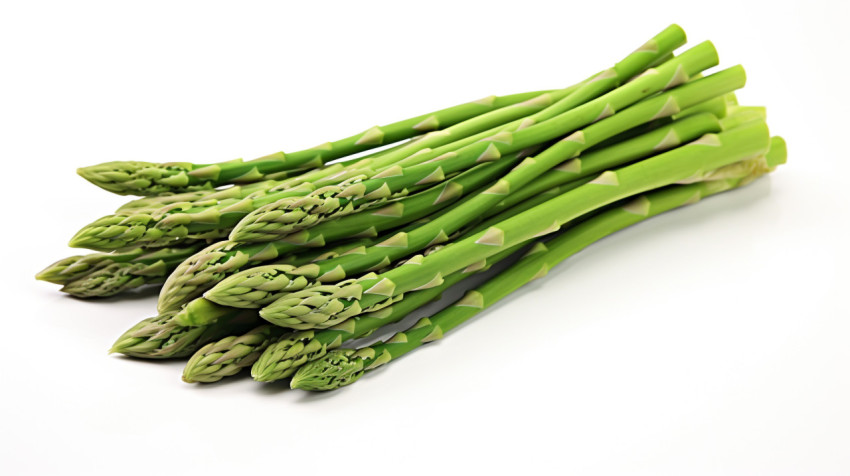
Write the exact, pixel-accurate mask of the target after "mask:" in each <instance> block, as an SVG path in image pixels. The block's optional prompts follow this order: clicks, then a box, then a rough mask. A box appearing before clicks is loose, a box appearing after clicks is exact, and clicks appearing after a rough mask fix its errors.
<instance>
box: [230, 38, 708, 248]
mask: <svg viewBox="0 0 850 476" xmlns="http://www.w3.org/2000/svg"><path fill="white" fill-rule="evenodd" d="M684 39H685V35H684V32H683V31H682V30H681V28H679V27H678V26H676V25H673V26H671V27H668V28H667V29H665V30H664V31H662V32H661V33H660V34H659V35H657V36H656V37H654V38H653V39H652V40H650V41H649V42H648V43H647V44H645V45H644V46H643V47H641V48H639V49H638V50H636V51H635V52H633V53H632V54H630V55H629V56H628V57H626V58H625V59H623V60H622V61H620V62H619V63H617V64H616V65H615V66H614V67H612V68H610V69H608V70H605V71H603V72H602V73H599V74H597V75H595V76H593V77H591V78H589V79H588V80H586V81H585V82H584V83H582V85H581V86H580V87H579V88H578V89H576V90H575V91H574V92H572V93H571V94H569V95H567V96H565V97H563V98H562V99H560V100H559V101H558V102H557V103H556V104H555V105H553V106H552V107H549V108H546V109H544V110H542V111H539V112H538V113H537V114H535V115H531V116H528V117H526V118H525V119H523V120H521V121H519V120H518V121H517V122H516V123H512V124H508V125H506V126H503V127H501V128H497V129H495V130H493V131H491V132H493V135H491V136H486V137H482V138H481V139H480V140H478V141H476V142H472V143H468V144H466V145H464V146H463V147H460V148H458V145H459V143H458V142H455V143H452V144H449V145H448V146H447V148H439V149H437V150H434V151H431V152H429V153H425V154H417V163H415V164H413V165H410V166H408V167H403V166H402V165H396V166H394V167H390V168H388V169H386V170H384V171H383V172H381V173H380V174H377V175H375V176H373V177H372V178H371V179H368V180H362V181H360V180H355V181H352V182H348V183H342V184H340V185H338V186H328V187H323V188H321V189H319V190H316V191H314V192H312V193H310V194H309V195H307V196H305V197H299V198H295V197H289V198H284V199H281V200H278V201H276V202H274V203H270V204H267V205H265V206H262V207H260V208H258V209H256V210H254V211H253V212H251V213H249V214H248V215H247V216H246V217H245V218H244V219H243V220H242V221H241V222H240V223H239V224H237V225H236V227H235V228H234V230H233V232H232V233H231V235H230V239H231V240H233V241H252V237H254V236H255V235H254V233H253V232H254V230H257V229H262V230H264V231H265V232H266V233H270V232H272V231H273V232H274V233H276V235H277V236H283V235H286V234H288V233H291V232H293V231H297V230H301V229H305V228H309V227H311V226H315V225H316V224H317V223H320V222H321V221H323V220H327V219H330V218H333V217H339V216H343V215H346V214H349V213H353V212H354V211H356V210H359V209H363V208H365V207H370V206H376V205H378V204H380V203H382V202H383V201H384V200H387V199H388V198H390V197H392V196H394V194H398V193H405V192H406V191H407V190H408V189H410V188H411V187H414V186H416V185H419V184H430V183H434V182H439V181H442V180H443V179H444V177H445V176H446V175H447V174H450V173H452V172H456V171H458V170H463V169H464V168H467V167H469V166H471V165H472V164H475V163H478V162H483V161H492V160H498V159H499V158H500V157H502V155H504V154H509V153H514V152H518V151H520V150H522V149H523V148H526V147H529V146H532V145H535V144H539V143H542V142H545V141H548V140H552V139H555V138H557V137H558V136H560V135H562V134H563V133H566V132H569V130H568V127H569V126H570V125H571V124H572V123H571V122H569V120H567V121H564V120H563V117H562V116H563V115H564V114H566V113H567V112H568V111H570V110H571V109H573V108H575V107H578V106H580V105H582V104H584V103H586V102H587V101H589V100H591V99H594V98H597V97H598V96H599V95H600V94H603V93H606V92H608V91H610V90H611V89H613V88H615V87H617V86H619V85H620V83H621V82H623V81H625V80H626V79H629V78H631V77H632V76H634V75H636V74H638V73H640V72H641V71H644V70H645V69H646V68H647V67H648V66H650V65H651V64H653V63H655V62H657V61H658V60H659V59H660V58H661V57H664V56H666V55H667V54H669V53H670V52H671V51H672V50H673V49H674V48H676V47H677V46H679V45H681V44H682V43H684ZM696 50H697V51H702V52H703V53H704V52H705V51H704V50H708V48H703V49H702V50H701V49H700V48H699V47H698V48H696ZM711 50H713V48H711ZM684 56H685V57H686V58H687V59H690V58H691V56H695V57H698V55H688V54H687V53H686V54H685V55H684ZM707 56H708V57H709V58H710V57H711V56H713V52H712V53H710V54H708V55H707ZM702 59H705V58H702ZM709 61H710V60H709ZM669 63H673V64H682V65H683V66H684V70H687V71H688V73H690V74H693V73H694V72H695V71H692V70H691V68H690V65H689V64H688V62H687V61H686V60H683V59H681V58H678V59H674V60H670V61H669ZM696 64H698V62H696ZM668 68H670V66H668ZM703 69H704V68H703ZM697 71H699V70H697ZM549 96H551V93H550V94H549ZM606 114H609V112H608V110H605V109H603V110H602V111H601V112H600V113H599V116H597V117H596V119H599V118H600V117H605V115H606ZM557 118H562V120H561V121H560V122H558V121H557ZM593 119H594V118H589V119H588V121H590V120H593ZM547 120H548V121H551V122H553V123H556V125H553V124H551V123H549V122H548V121H547ZM544 124H545V125H544ZM565 126H566V127H567V128H565ZM558 127H560V129H559V128H558ZM526 129H527V130H526ZM542 134H548V136H547V135H542ZM420 152H423V151H422V150H420Z"/></svg>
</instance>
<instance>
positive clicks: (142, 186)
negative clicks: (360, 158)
mask: <svg viewBox="0 0 850 476" xmlns="http://www.w3.org/2000/svg"><path fill="white" fill-rule="evenodd" d="M541 93H543V91H536V92H530V93H520V94H512V95H509V96H501V97H497V96H489V97H486V98H484V99H481V100H478V101H472V102H469V103H466V104H461V105H458V106H453V107H450V108H446V109H442V110H439V111H434V112H431V113H427V114H423V115H420V116H416V117H413V118H410V119H406V120H403V121H399V122H395V123H392V124H388V125H385V126H375V127H372V128H370V129H368V130H367V131H365V132H362V133H359V134H355V135H353V136H351V137H347V138H345V139H340V140H337V141H334V142H326V143H324V144H320V145H318V146H316V147H311V148H309V149H305V150H301V151H298V152H293V153H289V154H285V153H283V152H277V153H274V154H270V155H267V156H265V157H260V158H259V159H255V160H250V161H242V160H234V161H229V162H219V163H215V164H192V163H189V162H169V163H162V164H157V163H151V162H138V161H128V162H107V163H104V164H100V165H94V166H90V167H83V168H80V169H79V170H78V171H77V173H79V174H80V175H81V176H82V177H83V178H85V179H86V180H88V181H89V182H91V183H93V184H95V185H97V186H98V187H101V188H103V189H105V190H108V191H110V192H113V193H117V194H120V195H159V194H161V193H167V192H186V191H194V190H205V189H212V188H215V187H218V186H221V185H225V184H229V183H243V182H256V181H259V180H262V179H263V178H264V177H265V176H266V175H268V174H272V173H278V172H283V171H296V170H300V169H304V168H306V167H317V166H320V165H322V164H324V163H325V162H328V161H330V160H334V159H338V158H341V157H345V156H348V155H351V154H356V153H358V152H361V151H364V150H368V149H372V148H375V147H378V146H381V145H384V144H392V143H395V142H398V141H401V140H404V139H408V138H411V137H413V136H416V135H419V134H422V133H424V132H428V131H431V130H437V129H439V128H443V127H447V126H450V125H452V124H456V123H458V122H461V121H464V120H467V119H469V118H472V117H475V116H478V115H481V114H483V113H485V112H488V111H493V110H496V109H500V108H502V107H505V106H509V105H512V104H516V103H520V102H523V101H527V100H528V99H531V98H533V97H536V96H539V95H540V94H541Z"/></svg>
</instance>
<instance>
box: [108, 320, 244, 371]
mask: <svg viewBox="0 0 850 476" xmlns="http://www.w3.org/2000/svg"><path fill="white" fill-rule="evenodd" d="M174 315H175V313H174V312H167V313H163V314H160V315H158V316H155V317H149V318H147V319H143V320H142V321H141V322H139V323H138V324H136V325H134V326H133V327H131V328H130V329H129V330H127V331H126V332H125V333H124V334H122V335H121V337H119V338H118V340H116V341H115V344H113V345H112V348H111V349H110V351H109V353H120V354H124V355H128V356H131V357H139V358H145V359H169V358H176V357H187V356H189V355H192V354H193V353H194V352H195V351H196V350H197V349H198V348H199V347H201V346H202V345H204V344H206V343H207V342H210V341H213V340H216V339H220V338H222V337H224V336H226V335H230V334H232V333H234V332H244V331H246V330H248V329H250V328H252V327H254V326H256V325H257V323H258V322H257V321H258V319H257V313H256V312H251V311H244V310H237V309H233V310H231V312H230V313H229V314H228V316H226V317H223V318H221V319H219V320H218V321H216V323H215V325H209V326H198V327H188V326H181V325H179V324H177V323H176V322H174V319H173V318H174Z"/></svg>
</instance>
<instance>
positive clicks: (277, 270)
mask: <svg viewBox="0 0 850 476" xmlns="http://www.w3.org/2000/svg"><path fill="white" fill-rule="evenodd" d="M719 130H720V127H719V123H718V121H717V119H715V118H714V116H712V115H710V114H698V115H695V116H691V117H688V118H685V119H682V120H679V121H676V122H674V123H671V124H669V125H667V126H665V127H661V128H659V129H657V130H653V131H650V132H647V133H645V134H644V135H642V136H639V137H636V138H633V139H631V140H628V141H625V142H622V143H620V144H617V145H615V146H612V147H610V148H608V149H603V150H597V151H595V152H591V153H588V154H587V155H585V156H583V157H582V159H581V165H580V166H577V165H578V161H579V159H573V161H572V162H568V163H567V164H565V165H564V166H562V167H560V168H559V169H555V170H552V171H549V172H547V173H546V174H544V175H542V176H541V177H540V178H539V179H538V180H536V181H535V182H533V183H531V184H529V186H527V187H524V188H522V189H520V190H518V191H517V192H515V193H512V194H510V195H508V196H507V197H506V198H504V199H503V200H502V201H501V202H499V203H498V204H497V205H495V206H493V207H491V208H490V209H489V210H486V211H484V212H483V214H482V217H484V218H488V217H490V216H492V215H494V214H495V213H497V212H502V211H504V210H506V209H508V208H511V207H513V206H514V205H516V204H518V203H524V204H525V206H527V207H528V206H531V205H533V204H537V203H538V202H539V200H541V199H545V198H549V197H547V196H545V195H542V194H543V192H546V191H547V190H549V189H552V188H553V187H558V186H561V185H563V184H564V183H565V182H566V181H568V180H571V181H572V182H571V183H573V184H574V185H573V186H578V185H580V184H581V183H582V181H581V180H577V179H582V178H585V177H591V176H593V175H594V174H596V173H599V172H601V171H603V170H605V169H606V168H609V167H611V166H614V165H618V164H622V163H628V162H631V161H633V160H635V159H637V158H641V157H645V156H646V155H649V154H651V153H653V152H657V151H659V150H663V149H665V148H668V147H673V146H675V145H678V143H679V142H680V141H690V140H693V139H696V138H697V137H699V136H701V135H702V134H704V133H708V132H717V131H719ZM560 191H561V192H563V191H566V189H562V190H560ZM532 197H537V198H532ZM452 211H453V209H450V211H448V212H446V214H450V213H452ZM437 219H442V216H441V217H440V218H434V219H432V220H431V221H430V222H429V223H426V224H424V225H422V226H423V227H428V226H431V225H432V224H433V223H434V221H435V220H437ZM461 223H462V221H458V223H457V224H455V225H451V224H449V226H440V228H439V229H441V230H442V231H443V233H445V234H447V235H448V234H451V233H454V232H455V230H456V228H457V226H458V225H460V224H461ZM400 233H402V234H403V235H401V236H408V237H409V236H410V234H411V233H416V229H407V230H403V231H401V232H400ZM432 235H433V232H428V231H426V232H424V236H425V237H430V236H432ZM393 236H399V235H393ZM396 239H398V238H396ZM383 241H391V238H390V237H386V238H385V240H383ZM408 242H410V240H409V239H408ZM421 243H426V242H425V241H424V240H422V241H421ZM426 244H427V243H426ZM417 249H418V248H413V247H410V246H409V247H408V248H389V247H382V246H372V247H368V248H365V247H364V248H363V249H360V250H358V251H357V253H352V254H346V255H342V256H339V257H337V258H335V259H328V260H324V261H323V262H321V263H318V264H316V263H310V264H307V265H304V266H300V267H296V266H293V265H291V264H285V265H266V266H259V267H256V268H251V269H248V270H245V271H242V272H240V273H236V274H234V275H231V276H229V277H228V278H226V279H224V280H223V281H222V282H220V283H218V284H217V285H216V286H215V287H213V288H212V289H210V290H209V291H207V292H206V293H205V296H206V297H207V299H210V300H212V301H214V302H217V303H219V304H223V305H226V306H233V307H243V308H255V307H262V306H263V305H266V304H269V303H271V302H272V301H274V300H275V299H277V298H279V297H281V295H282V294H284V293H287V292H291V291H295V290H298V289H302V288H304V287H306V286H308V285H318V284H319V282H325V281H330V280H333V279H341V278H344V277H346V276H353V275H356V274H357V273H360V272H363V271H375V270H376V267H383V266H385V265H386V264H388V263H390V262H393V261H395V260H397V259H399V258H401V257H402V256H404V255H405V254H409V253H412V252H414V251H416V250H417ZM306 277H310V278H311V279H310V280H307V279H305V278H306ZM317 281H318V282H317Z"/></svg>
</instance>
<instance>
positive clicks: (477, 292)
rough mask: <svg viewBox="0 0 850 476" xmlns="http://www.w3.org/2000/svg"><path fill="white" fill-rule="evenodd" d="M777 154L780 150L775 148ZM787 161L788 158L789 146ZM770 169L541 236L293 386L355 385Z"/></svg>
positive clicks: (664, 193)
mask: <svg viewBox="0 0 850 476" xmlns="http://www.w3.org/2000/svg"><path fill="white" fill-rule="evenodd" d="M778 142H781V139H780V138H774V141H773V142H772V147H771V150H777V149H776V148H774V147H773V144H774V143H778ZM776 155H779V154H774V156H776ZM776 159H778V157H774V160H776ZM751 162H753V161H751ZM781 162H784V147H783V153H782V154H781ZM774 165H778V164H774ZM764 172H765V170H763V169H760V170H757V171H754V172H753V173H752V174H749V175H747V176H744V177H745V178H742V177H740V176H739V177H738V178H728V179H724V180H718V181H710V182H700V183H695V184H690V185H674V186H670V187H666V188H663V189H660V190H656V191H653V192H650V193H647V194H644V195H641V196H639V197H637V198H635V199H633V200H630V201H628V202H627V203H626V204H625V205H624V206H621V207H617V208H614V209H611V210H609V211H607V212H604V213H601V214H599V215H597V216H595V217H592V218H590V219H588V220H586V221H583V222H581V223H579V224H577V225H575V226H573V227H571V228H570V229H568V230H567V231H566V232H564V233H562V234H561V235H560V236H557V237H555V238H553V239H551V240H549V241H548V242H546V243H543V242H542V241H541V242H538V243H537V244H536V245H535V247H534V248H533V249H532V252H530V253H529V254H527V255H526V256H525V257H524V258H523V259H521V260H520V261H519V262H518V263H516V264H514V265H513V266H511V267H510V268H509V269H507V270H505V271H503V272H501V273H499V274H498V275H496V276H495V277H493V278H491V279H490V280H489V281H487V282H486V283H484V284H483V285H481V286H479V287H478V288H476V289H474V290H471V291H468V292H467V293H466V294H465V295H464V296H463V297H462V298H461V299H460V300H458V301H457V302H455V303H454V305H452V306H451V307H449V308H447V309H444V310H443V311H441V312H439V313H437V314H436V315H434V316H433V317H431V318H427V317H425V318H422V319H420V320H419V321H418V322H417V323H416V324H415V325H414V326H413V327H411V328H410V329H408V330H406V331H404V332H399V333H396V334H395V335H393V336H392V337H391V338H389V339H387V340H386V341H384V342H378V343H375V344H372V345H370V346H367V347H363V348H361V349H359V350H355V349H338V350H332V351H330V352H328V353H327V354H326V355H325V356H323V357H321V358H320V359H317V360H314V361H312V362H310V363H307V364H305V365H303V366H301V367H300V368H299V369H298V371H297V372H295V375H294V376H293V378H292V381H291V382H290V386H291V387H292V388H300V389H304V390H311V391H326V390H334V389H336V388H339V387H342V386H346V385H350V384H352V383H354V382H356V381H357V380H358V379H359V378H360V377H362V376H363V375H364V374H365V373H366V372H369V371H372V370H374V369H376V368H378V367H380V366H382V365H385V364H387V363H389V362H391V361H392V360H394V359H397V358H399V357H400V356H402V355H404V354H406V353H408V352H410V351H413V350H415V349H417V348H418V347H420V346H421V345H422V344H425V343H427V342H431V341H434V340H437V339H440V338H442V337H443V336H444V335H445V334H446V333H448V332H450V331H451V330H452V329H454V328H456V327H457V326H458V325H460V324H462V323H463V322H466V321H467V320H469V319H471V318H472V317H474V316H475V315H477V314H478V313H480V312H481V311H483V310H484V309H486V308H488V307H490V306H492V305H493V304H494V303H496V302H497V301H499V300H500V299H502V298H504V297H505V296H507V295H508V294H510V293H511V292H513V291H515V290H517V289H519V288H520V287H522V286H523V285H525V284H526V283H528V282H529V281H532V280H534V279H537V278H541V277H543V276H545V275H546V273H547V272H548V271H549V270H550V269H552V267H554V266H556V265H557V264H558V263H560V262H561V261H563V260H565V259H567V258H569V257H570V256H572V255H574V254H575V253H577V252H579V251H581V250H582V249H584V248H586V247H587V246H589V245H590V244H592V243H594V242H596V241H599V240H600V239H602V238H604V237H605V236H608V235H610V234H612V233H614V232H616V231H619V230H621V229H623V228H626V227H628V226H631V225H633V224H636V223H638V222H641V221H643V220H645V219H647V218H650V217H653V216H655V215H658V214H660V213H663V212H666V211H669V210H672V209H674V208H678V207H681V206H684V205H688V204H691V203H695V202H697V201H699V200H700V199H702V198H705V197H707V196H710V195H713V194H716V193H720V192H723V191H725V190H729V189H732V188H736V187H738V186H741V185H743V184H744V183H748V182H749V181H750V180H752V179H754V178H755V177H758V176H759V175H761V174H763V173H764Z"/></svg>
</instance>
